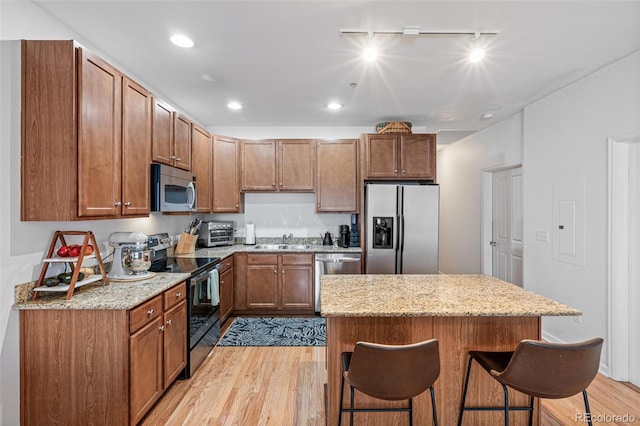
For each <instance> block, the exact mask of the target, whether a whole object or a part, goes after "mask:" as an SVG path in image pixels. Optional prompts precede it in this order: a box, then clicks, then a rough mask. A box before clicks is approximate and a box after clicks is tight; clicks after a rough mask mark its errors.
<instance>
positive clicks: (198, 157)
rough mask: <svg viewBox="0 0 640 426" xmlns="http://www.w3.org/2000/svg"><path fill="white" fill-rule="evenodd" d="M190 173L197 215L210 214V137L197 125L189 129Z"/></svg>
mask: <svg viewBox="0 0 640 426" xmlns="http://www.w3.org/2000/svg"><path fill="white" fill-rule="evenodd" d="M191 150H192V154H193V155H192V164H191V166H192V171H193V174H194V175H195V176H196V189H197V190H196V197H197V198H196V208H195V211H196V212H197V213H210V212H211V204H212V203H211V185H212V176H211V168H212V167H211V166H212V163H211V155H212V149H211V135H210V134H209V132H207V131H206V130H204V129H203V128H202V127H200V126H198V125H197V124H193V125H192V127H191Z"/></svg>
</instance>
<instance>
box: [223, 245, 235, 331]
mask: <svg viewBox="0 0 640 426" xmlns="http://www.w3.org/2000/svg"><path fill="white" fill-rule="evenodd" d="M220 263H222V268H221V269H220V271H219V273H220V323H221V324H224V322H225V321H226V320H227V318H229V315H231V312H232V311H233V288H234V282H233V255H232V256H227V257H225V258H224V259H222V262H220Z"/></svg>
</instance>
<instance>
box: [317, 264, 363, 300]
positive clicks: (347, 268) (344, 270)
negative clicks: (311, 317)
mask: <svg viewBox="0 0 640 426" xmlns="http://www.w3.org/2000/svg"><path fill="white" fill-rule="evenodd" d="M315 257H316V277H315V294H316V300H315V311H316V312H320V277H321V276H323V275H346V274H360V273H361V271H360V253H316V256H315Z"/></svg>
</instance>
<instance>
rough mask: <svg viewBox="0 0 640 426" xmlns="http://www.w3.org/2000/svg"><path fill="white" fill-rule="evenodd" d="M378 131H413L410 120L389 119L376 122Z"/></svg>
mask: <svg viewBox="0 0 640 426" xmlns="http://www.w3.org/2000/svg"><path fill="white" fill-rule="evenodd" d="M376 132H378V133H411V123H410V122H408V121H389V122H382V123H378V124H376Z"/></svg>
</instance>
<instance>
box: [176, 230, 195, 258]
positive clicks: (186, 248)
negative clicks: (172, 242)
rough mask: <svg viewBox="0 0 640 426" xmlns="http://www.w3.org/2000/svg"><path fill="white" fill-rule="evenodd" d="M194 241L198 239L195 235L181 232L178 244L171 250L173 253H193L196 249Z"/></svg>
mask: <svg viewBox="0 0 640 426" xmlns="http://www.w3.org/2000/svg"><path fill="white" fill-rule="evenodd" d="M196 241H198V236H197V235H191V234H187V233H186V232H183V233H182V235H180V239H179V240H178V245H177V246H176V248H175V250H174V251H173V252H174V253H175V254H187V253H194V252H195V251H196Z"/></svg>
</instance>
